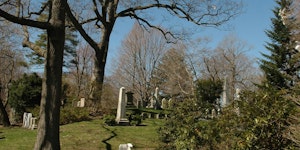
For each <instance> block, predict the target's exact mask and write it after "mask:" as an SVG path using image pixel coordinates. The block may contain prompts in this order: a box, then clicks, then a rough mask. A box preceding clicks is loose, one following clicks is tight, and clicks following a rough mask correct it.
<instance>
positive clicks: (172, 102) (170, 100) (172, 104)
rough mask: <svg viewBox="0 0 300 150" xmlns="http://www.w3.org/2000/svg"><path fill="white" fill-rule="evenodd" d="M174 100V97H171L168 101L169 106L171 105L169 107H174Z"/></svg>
mask: <svg viewBox="0 0 300 150" xmlns="http://www.w3.org/2000/svg"><path fill="white" fill-rule="evenodd" d="M174 105H175V104H174V100H172V98H170V99H169V101H168V107H169V109H173V108H174Z"/></svg>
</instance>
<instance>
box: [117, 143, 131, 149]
mask: <svg viewBox="0 0 300 150" xmlns="http://www.w3.org/2000/svg"><path fill="white" fill-rule="evenodd" d="M132 147H133V145H132V144H131V143H127V144H120V145H119V150H131V148H132Z"/></svg>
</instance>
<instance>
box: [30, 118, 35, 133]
mask: <svg viewBox="0 0 300 150" xmlns="http://www.w3.org/2000/svg"><path fill="white" fill-rule="evenodd" d="M36 120H37V118H35V117H32V118H30V125H29V129H31V130H33V129H36V128H37V125H36Z"/></svg>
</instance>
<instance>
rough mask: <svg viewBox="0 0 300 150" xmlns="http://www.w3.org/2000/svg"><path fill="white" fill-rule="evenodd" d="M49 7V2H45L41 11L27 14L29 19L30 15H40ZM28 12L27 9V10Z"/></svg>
mask: <svg viewBox="0 0 300 150" xmlns="http://www.w3.org/2000/svg"><path fill="white" fill-rule="evenodd" d="M49 5H50V1H47V2H46V3H45V4H44V5H43V6H42V7H41V10H40V11H38V12H29V17H31V15H41V14H42V13H43V12H44V11H45V10H46V8H47V7H48V6H49ZM28 10H29V9H28Z"/></svg>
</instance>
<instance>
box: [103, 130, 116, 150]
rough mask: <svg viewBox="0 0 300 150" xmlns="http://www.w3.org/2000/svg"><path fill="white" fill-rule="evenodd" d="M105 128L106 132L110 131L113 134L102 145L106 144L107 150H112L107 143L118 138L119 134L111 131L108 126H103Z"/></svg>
mask: <svg viewBox="0 0 300 150" xmlns="http://www.w3.org/2000/svg"><path fill="white" fill-rule="evenodd" d="M103 128H104V129H105V130H107V131H110V132H111V134H112V135H111V136H110V137H109V138H107V139H104V140H102V143H104V144H105V145H106V146H105V147H106V149H107V150H111V145H110V144H109V143H108V142H107V141H109V140H110V139H112V138H114V137H116V136H117V134H116V133H115V131H111V130H110V129H109V128H107V127H106V126H103Z"/></svg>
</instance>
